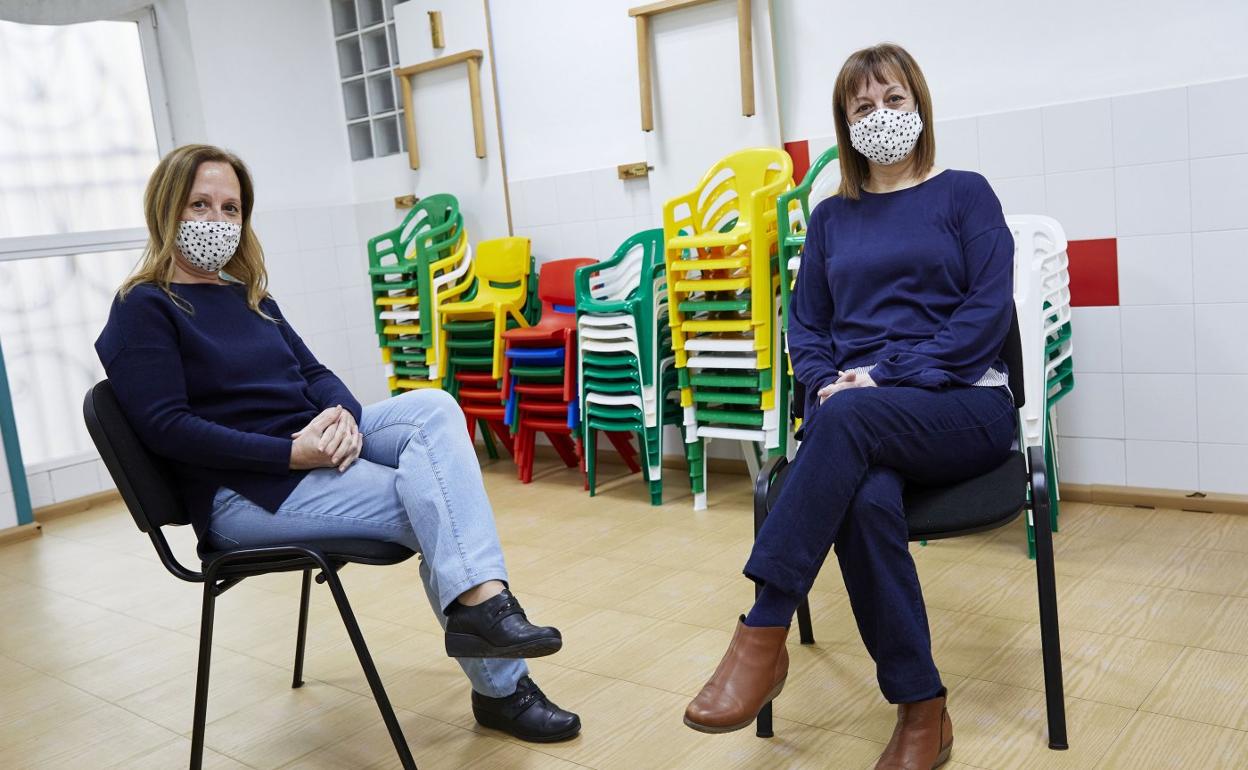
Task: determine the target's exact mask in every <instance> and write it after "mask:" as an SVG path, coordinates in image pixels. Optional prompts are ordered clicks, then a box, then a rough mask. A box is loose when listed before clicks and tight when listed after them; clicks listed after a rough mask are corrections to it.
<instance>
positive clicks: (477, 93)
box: [394, 48, 485, 169]
mask: <svg viewBox="0 0 1248 770" xmlns="http://www.w3.org/2000/svg"><path fill="white" fill-rule="evenodd" d="M484 58H485V55H484V54H482V53H481V49H479V48H474V49H472V50H470V51H461V52H459V53H453V54H450V55H449V56H439V57H438V58H436V59H430V60H429V61H425V62H421V63H420V64H413V65H411V66H409V67H400V68H399V69H397V70H395V71H394V74H396V75H398V76H399V82H400V83H401V84H402V91H403V110H404V115H403V130H404V131H405V132H406V134H407V159H408V163H409V165H410V166H411V167H412V168H413V169H418V168H420V152H419V151H418V149H417V147H416V117H415V115H414V114H413V110H412V78H413V77H415V76H416V75H419V74H421V73H422V72H432V71H433V70H437V69H442V68H444V67H452V66H454V65H456V64H465V65H467V67H468V96H469V99H470V101H471V102H472V138H473V142H474V144H475V147H476V152H477V157H478V158H484V157H485V113H484V111H483V110H482V108H481V61H482V59H484Z"/></svg>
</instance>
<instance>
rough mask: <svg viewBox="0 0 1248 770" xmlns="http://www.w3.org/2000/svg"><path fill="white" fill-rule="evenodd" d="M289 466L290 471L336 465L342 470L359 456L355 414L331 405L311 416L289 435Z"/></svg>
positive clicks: (360, 438) (360, 440)
mask: <svg viewBox="0 0 1248 770" xmlns="http://www.w3.org/2000/svg"><path fill="white" fill-rule="evenodd" d="M291 438H292V439H294V443H293V444H292V445H291V447H290V467H291V468H292V469H293V470H310V469H312V468H337V469H338V472H339V473H342V472H343V471H345V470H346V469H347V468H349V467H351V463H353V462H355V461H356V460H357V459H359V457H360V450H361V449H363V448H364V437H363V436H362V435H360V429H359V427H358V426H357V425H356V424H355V417H354V416H352V414H351V412H349V411H347V410H346V409H343V408H342V407H341V406H335V407H332V408H330V409H326V410H325V411H323V412H321V413H320V414H318V415H317V416H316V417H314V418H312V422H310V423H308V425H307V427H305V428H304V429H302V430H300V431H296V432H295V433H292V434H291Z"/></svg>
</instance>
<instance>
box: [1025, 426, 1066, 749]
mask: <svg viewBox="0 0 1248 770" xmlns="http://www.w3.org/2000/svg"><path fill="white" fill-rule="evenodd" d="M1037 450H1040V451H1043V450H1042V449H1041V448H1040V447H1031V448H1030V450H1029V453H1030V454H1032V455H1033V457H1032V458H1030V459H1031V460H1032V464H1031V467H1032V471H1031V478H1032V482H1031V499H1032V513H1033V514H1034V516H1033V521H1034V522H1035V527H1034V529H1035V534H1036V589H1037V591H1036V592H1037V594H1038V595H1039V599H1040V647H1041V654H1042V656H1043V658H1044V698H1045V705H1046V707H1047V710H1048V718H1049V748H1050V749H1055V750H1063V749H1066V748H1068V747H1069V744H1068V743H1067V741H1066V700H1065V693H1064V687H1063V683H1062V645H1061V640H1060V638H1059V633H1058V622H1057V580H1056V578H1055V576H1054V571H1053V532H1052V529H1051V528H1050V527H1049V526H1048V524H1049V490H1048V474H1047V473H1046V471H1045V466H1044V460H1043V456H1042V455H1041V456H1039V457H1036V456H1035V455H1036V454H1038V452H1037Z"/></svg>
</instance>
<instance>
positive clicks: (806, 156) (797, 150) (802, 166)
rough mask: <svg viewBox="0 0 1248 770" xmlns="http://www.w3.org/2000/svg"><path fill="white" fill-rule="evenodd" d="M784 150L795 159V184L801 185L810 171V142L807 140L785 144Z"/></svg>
mask: <svg viewBox="0 0 1248 770" xmlns="http://www.w3.org/2000/svg"><path fill="white" fill-rule="evenodd" d="M784 150H785V152H787V153H788V154H789V157H790V158H792V159H793V184H801V182H802V179H803V178H804V177H805V176H806V172H807V171H809V170H810V142H808V141H806V140H805V139H802V140H801V141H797V142H785V143H784Z"/></svg>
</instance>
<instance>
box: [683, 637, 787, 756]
mask: <svg viewBox="0 0 1248 770" xmlns="http://www.w3.org/2000/svg"><path fill="white" fill-rule="evenodd" d="M788 635H789V629H788V627H787V626H785V627H773V628H751V627H750V626H747V625H746V624H745V616H742V617H741V618H740V619H739V620H738V621H737V631H736V633H735V634H733V636H732V642H731V643H729V645H728V651H727V652H725V653H724V657H723V660H721V661H720V662H719V668H717V669H715V673H714V674H712V675H711V678H710V680H709V681H708V682H707V683H706V684H705V685H703V687H702V692H700V693H698V696H697V697H696V698H694V699H693V702H692V703H690V704H689V707H688V708H687V709H685V724H687V725H689V726H690V727H692V728H693V729H695V730H698V731H700V732H704V733H727V732H732V731H733V730H740V729H741V728H742V727H746V726H748V725H749V724H750V722H753V721H754V718H755V717H757V716H758V712H759V711H761V710H762V708H763V706H766V705H767V704H768V703H770V702H771V700H772V699H773V698H775V697H776V696H777V695H779V694H780V691H781V690H782V689H784V678H785V677H786V676H788V674H789V651H788V650H787V649H785V647H784V642H785V639H786V638H787V637H788Z"/></svg>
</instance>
